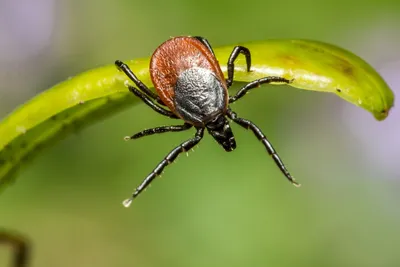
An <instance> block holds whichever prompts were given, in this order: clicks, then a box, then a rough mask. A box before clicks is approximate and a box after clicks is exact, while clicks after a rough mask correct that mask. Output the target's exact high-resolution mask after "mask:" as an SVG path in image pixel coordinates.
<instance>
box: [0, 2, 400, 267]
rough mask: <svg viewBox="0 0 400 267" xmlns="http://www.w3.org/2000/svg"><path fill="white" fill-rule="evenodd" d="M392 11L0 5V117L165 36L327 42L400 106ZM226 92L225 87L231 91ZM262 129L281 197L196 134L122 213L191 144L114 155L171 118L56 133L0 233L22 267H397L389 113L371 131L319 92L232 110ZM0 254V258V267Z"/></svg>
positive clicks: (358, 6)
mask: <svg viewBox="0 0 400 267" xmlns="http://www.w3.org/2000/svg"><path fill="white" fill-rule="evenodd" d="M399 25H400V2H399V1H397V0H364V1H351V0H350V1H349V0H347V1H345V0H327V1H322V0H321V1H317V0H302V1H297V0H287V1H261V0H259V1H257V0H249V1H227V0H222V1H209V0H204V1H185V0H171V1H160V0H152V1H140V0H131V1H127V0H114V1H104V0H96V1H95V0H87V1H78V0H70V1H56V0H35V1H32V0H0V81H1V82H0V117H4V116H6V114H8V113H9V112H11V111H12V110H13V109H14V108H15V107H16V106H18V105H20V104H21V103H23V102H24V101H26V100H28V99H29V98H30V97H32V96H34V95H35V94H37V93H38V92H40V91H42V90H45V89H46V88H49V87H51V86H52V85H54V84H55V83H58V82H60V81H62V80H64V79H66V78H67V77H69V76H72V75H75V74H77V73H80V72H82V71H84V70H87V69H90V68H94V67H97V66H101V65H104V64H112V63H113V62H114V60H115V59H130V58H137V57H144V56H150V55H151V53H152V52H153V50H154V49H155V48H156V47H157V46H158V45H159V44H160V43H162V42H163V41H164V40H166V39H168V38H169V37H170V36H176V35H202V36H205V37H207V38H208V39H209V41H210V42H211V44H212V45H213V46H215V47H216V46H219V45H227V44H235V43H238V42H245V41H252V40H265V39H270V38H306V39H315V40H320V41H325V42H330V43H333V44H336V45H339V46H342V47H344V48H346V49H349V50H351V51H353V52H354V53H356V54H358V55H359V56H361V57H363V58H364V59H365V60H367V61H368V62H369V63H370V64H371V65H372V66H373V67H375V68H376V69H377V70H378V72H380V73H381V75H382V76H383V77H384V78H385V79H386V81H387V82H388V83H389V85H390V86H391V87H392V89H393V90H394V91H395V94H399V93H400V78H399V76H400V75H399V74H400V48H399V47H400V45H399V43H400V26H399ZM238 86H240V84H239V85H236V88H237V87H238ZM234 109H235V110H236V111H237V113H238V114H240V115H241V116H243V117H246V118H249V119H251V120H253V121H254V122H256V123H257V124H258V125H259V126H260V128H262V129H263V130H264V132H265V133H266V134H267V136H268V137H269V139H270V140H271V142H272V143H273V144H274V146H275V148H276V149H277V150H278V152H279V153H280V155H281V157H282V158H283V159H284V161H285V163H286V165H287V167H288V168H289V170H290V171H291V172H292V173H293V174H294V176H295V177H297V179H298V180H299V181H300V182H301V183H302V184H303V186H302V187H301V188H300V189H296V188H295V187H293V186H291V185H290V184H289V183H288V182H287V181H286V180H285V179H284V177H283V176H282V175H281V173H280V172H279V170H278V169H277V168H276V166H275V164H274V162H273V161H272V160H271V159H270V158H269V157H268V155H267V154H266V152H265V151H264V148H263V147H262V146H261V144H260V143H259V142H258V141H257V140H256V138H254V136H253V135H252V134H251V133H250V132H246V131H244V130H243V129H241V128H239V126H235V125H234V126H233V130H234V132H235V134H236V138H237V142H238V148H237V150H236V151H235V152H233V153H226V152H224V151H223V149H222V148H221V147H219V146H218V145H217V144H216V143H215V142H214V141H213V140H212V138H211V137H210V136H208V135H207V136H206V137H205V138H204V140H203V141H202V142H201V144H200V145H199V147H198V148H197V149H196V150H195V152H194V153H190V156H189V157H188V158H187V157H186V156H183V157H181V158H179V159H178V162H177V164H173V165H172V166H170V167H168V168H167V169H166V172H165V174H164V175H163V176H162V178H160V179H157V180H156V181H155V182H154V183H153V185H152V187H151V188H150V190H147V191H146V192H145V193H144V194H142V195H141V196H140V198H138V199H137V200H136V201H135V202H134V203H133V205H132V206H131V208H130V209H125V208H123V207H122V205H121V201H122V200H123V199H125V198H126V197H128V196H129V195H130V193H131V192H132V191H133V189H134V188H135V186H136V185H138V184H139V182H141V181H142V179H143V178H144V177H145V175H147V174H148V172H149V171H150V170H152V168H153V167H155V165H156V164H157V163H158V162H159V161H160V160H161V159H162V157H163V156H164V155H165V154H166V153H167V152H169V151H170V150H171V149H172V148H173V147H174V146H175V145H177V144H179V143H180V142H181V141H182V140H185V139H187V138H189V137H191V136H192V134H193V133H192V132H182V133H169V134H165V135H160V136H152V137H147V138H144V139H140V140H138V141H133V142H129V143H126V142H124V141H123V139H122V137H123V136H125V135H129V134H133V133H135V132H138V131H140V130H142V129H144V128H150V127H154V126H159V125H163V124H169V123H171V121H169V120H168V119H165V118H163V117H162V116H159V115H157V114H156V113H154V112H152V111H151V110H150V109H149V108H147V107H146V106H145V105H137V106H135V107H132V108H131V109H129V110H127V111H124V112H122V113H120V114H119V115H117V116H115V117H113V118H111V119H107V120H105V121H103V122H101V123H98V124H96V125H94V126H91V127H90V128H87V129H85V130H83V131H82V132H80V133H79V134H77V135H73V136H69V137H68V138H67V139H65V140H63V141H61V142H59V143H58V144H57V145H56V146H54V147H52V148H50V149H47V150H46V151H45V153H42V154H41V155H40V156H39V157H38V158H37V159H36V160H35V161H34V162H33V163H32V164H30V165H29V166H28V167H27V168H25V169H24V170H23V171H22V172H20V174H19V177H18V180H17V182H16V183H15V184H14V185H12V186H10V187H9V188H7V190H4V191H3V192H2V193H1V195H0V227H4V228H9V229H12V230H17V231H19V232H22V233H24V234H26V235H27V236H28V237H29V239H30V240H31V242H32V243H33V248H32V249H33V251H32V253H33V255H32V260H31V266H32V267H48V266H49V267H55V266H57V267H64V266H65V267H66V266H70V267H71V266H74V267H78V266H85V267H87V266H96V267H111V266H113V267H115V266H142V267H147V266H165V267H167V266H171V267H178V266H185V267H187V266H193V267H204V266H219V267H221V266H229V267H236V266H253V267H258V266H335V267H336V266H341V267H342V266H351V267H357V266H363V267H365V266H400V253H399V247H400V232H399V231H400V230H399V227H398V226H399V224H400V208H399V202H400V194H399V189H400V169H399V167H398V166H399V160H400V138H399V136H400V113H399V110H398V109H396V108H394V109H393V110H392V113H391V115H390V116H389V117H388V119H387V120H385V121H383V122H377V121H375V120H374V118H373V117H372V116H371V115H370V114H369V113H367V112H366V111H364V110H361V109H359V108H356V107H354V106H352V105H350V104H349V103H346V102H344V101H343V100H341V99H339V98H338V97H336V96H334V95H330V94H323V93H315V92H308V91H301V90H298V89H294V88H290V87H284V86H279V87H264V88H263V89H259V90H257V91H256V92H253V93H252V94H250V95H248V96H246V98H245V99H244V100H243V101H240V102H238V103H237V104H235V106H234ZM10 260H11V250H10V249H8V248H7V247H1V248H0V266H8V264H9V262H10Z"/></svg>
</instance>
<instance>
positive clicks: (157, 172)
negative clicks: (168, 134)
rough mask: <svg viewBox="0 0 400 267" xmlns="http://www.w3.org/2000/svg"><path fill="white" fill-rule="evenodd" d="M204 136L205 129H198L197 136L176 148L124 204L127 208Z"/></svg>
mask: <svg viewBox="0 0 400 267" xmlns="http://www.w3.org/2000/svg"><path fill="white" fill-rule="evenodd" d="M203 134H204V128H198V129H197V132H196V135H195V136H194V137H193V138H192V139H189V140H187V141H185V142H183V143H182V144H180V145H179V146H177V147H176V148H174V149H173V150H172V151H171V152H169V154H168V155H167V156H166V157H165V158H164V159H163V160H162V161H161V162H160V163H159V164H158V165H157V167H156V168H155V169H154V170H153V171H152V172H151V173H150V174H149V175H148V176H147V177H146V178H145V179H144V180H143V182H142V183H141V184H140V185H139V186H138V187H137V188H136V190H135V192H134V193H133V194H132V197H130V198H128V199H126V200H125V201H124V202H123V204H124V206H125V207H129V205H130V204H131V203H132V200H133V199H134V198H136V197H137V196H138V195H139V194H140V193H141V192H142V191H143V190H144V189H145V188H146V187H147V186H148V185H149V184H150V183H151V181H153V179H154V178H156V177H157V176H158V175H160V174H161V173H162V171H163V169H164V168H165V167H166V166H167V165H169V164H171V163H172V162H173V161H174V160H175V159H176V158H177V157H178V155H179V154H180V153H182V152H186V151H188V150H190V149H191V148H193V147H194V146H195V145H197V144H198V143H199V142H200V140H201V139H202V138H203Z"/></svg>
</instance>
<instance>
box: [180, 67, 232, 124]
mask: <svg viewBox="0 0 400 267" xmlns="http://www.w3.org/2000/svg"><path fill="white" fill-rule="evenodd" d="M226 99H227V95H226V90H225V88H224V87H223V85H222V84H221V82H220V81H219V80H218V79H217V77H216V76H215V74H214V73H213V72H212V71H210V70H208V69H204V68H196V67H194V68H190V69H187V70H185V71H183V72H182V73H181V74H180V75H179V76H178V79H177V83H176V86H175V99H174V102H175V108H176V112H177V113H179V115H181V116H182V118H183V119H184V120H185V121H187V122H191V123H193V124H194V125H198V126H201V125H203V126H204V125H205V124H207V122H208V121H210V120H211V119H213V118H215V116H216V115H219V114H222V113H224V112H225V111H226V107H227V104H228V103H226Z"/></svg>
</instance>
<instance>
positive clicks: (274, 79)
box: [229, 76, 292, 103]
mask: <svg viewBox="0 0 400 267" xmlns="http://www.w3.org/2000/svg"><path fill="white" fill-rule="evenodd" d="M291 82H292V81H290V80H288V79H285V78H282V77H278V76H268V77H264V78H261V79H258V80H255V81H252V82H249V83H248V84H246V85H245V86H243V87H242V88H241V89H240V90H239V91H238V92H237V93H236V94H235V95H234V96H231V97H230V98H229V103H233V102H235V101H236V100H238V99H239V98H241V97H243V96H244V95H245V94H246V93H247V92H248V91H249V90H251V89H253V88H257V87H260V86H261V85H262V84H264V83H284V84H289V83H291Z"/></svg>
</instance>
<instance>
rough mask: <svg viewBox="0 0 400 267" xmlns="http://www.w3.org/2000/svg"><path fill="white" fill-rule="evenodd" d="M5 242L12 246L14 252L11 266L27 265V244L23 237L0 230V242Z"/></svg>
mask: <svg viewBox="0 0 400 267" xmlns="http://www.w3.org/2000/svg"><path fill="white" fill-rule="evenodd" d="M1 243H6V244H10V245H11V246H12V249H13V251H15V252H14V259H13V265H12V266H13V267H26V266H28V258H29V245H28V242H27V240H26V239H25V238H23V237H21V236H17V235H16V234H11V233H9V232H6V231H2V232H0V244H1Z"/></svg>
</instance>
